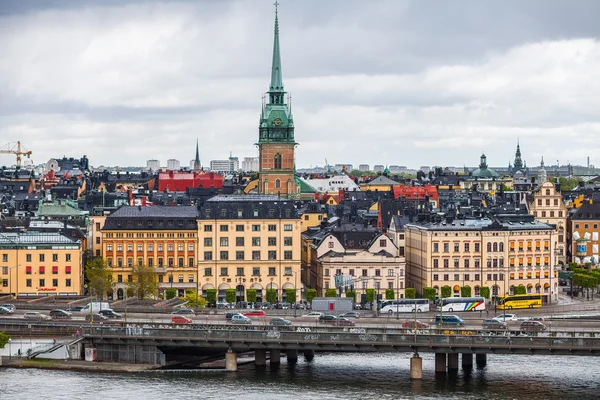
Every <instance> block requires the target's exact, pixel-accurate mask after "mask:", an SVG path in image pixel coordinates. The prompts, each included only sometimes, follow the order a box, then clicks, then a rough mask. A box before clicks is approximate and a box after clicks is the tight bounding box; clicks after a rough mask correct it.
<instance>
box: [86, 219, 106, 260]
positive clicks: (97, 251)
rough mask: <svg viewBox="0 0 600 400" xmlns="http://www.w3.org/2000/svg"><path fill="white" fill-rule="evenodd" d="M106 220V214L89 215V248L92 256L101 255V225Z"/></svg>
mask: <svg viewBox="0 0 600 400" xmlns="http://www.w3.org/2000/svg"><path fill="white" fill-rule="evenodd" d="M105 221H106V215H94V216H90V224H89V226H88V237H89V250H90V251H91V254H92V255H93V256H94V257H102V227H103V226H104V222H105Z"/></svg>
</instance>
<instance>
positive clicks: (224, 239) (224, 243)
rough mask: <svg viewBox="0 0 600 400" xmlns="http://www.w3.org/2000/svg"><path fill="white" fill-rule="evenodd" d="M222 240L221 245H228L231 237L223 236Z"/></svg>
mask: <svg viewBox="0 0 600 400" xmlns="http://www.w3.org/2000/svg"><path fill="white" fill-rule="evenodd" d="M220 242H221V246H223V247H227V246H229V238H226V237H222V238H221V239H220Z"/></svg>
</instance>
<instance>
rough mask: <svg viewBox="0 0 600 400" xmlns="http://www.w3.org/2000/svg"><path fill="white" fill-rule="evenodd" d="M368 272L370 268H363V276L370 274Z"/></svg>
mask: <svg viewBox="0 0 600 400" xmlns="http://www.w3.org/2000/svg"><path fill="white" fill-rule="evenodd" d="M367 273H368V270H366V269H363V270H362V276H368V275H367ZM365 283H366V282H365Z"/></svg>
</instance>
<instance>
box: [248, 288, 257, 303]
mask: <svg viewBox="0 0 600 400" xmlns="http://www.w3.org/2000/svg"><path fill="white" fill-rule="evenodd" d="M246 300H247V301H248V303H256V289H246Z"/></svg>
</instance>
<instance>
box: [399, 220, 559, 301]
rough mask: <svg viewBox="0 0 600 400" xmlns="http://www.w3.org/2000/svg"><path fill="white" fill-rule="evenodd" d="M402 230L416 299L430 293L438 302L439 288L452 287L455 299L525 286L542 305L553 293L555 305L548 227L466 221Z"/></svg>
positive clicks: (499, 293)
mask: <svg viewBox="0 0 600 400" xmlns="http://www.w3.org/2000/svg"><path fill="white" fill-rule="evenodd" d="M404 229H405V235H406V263H407V287H414V288H416V290H417V293H419V294H422V293H423V288H425V287H433V288H434V289H435V290H436V292H437V294H438V296H440V295H441V292H440V289H441V287H442V286H450V287H451V288H452V293H453V296H459V295H460V287H461V286H469V287H471V289H472V294H473V295H475V296H478V295H479V294H480V288H481V287H482V286H487V287H490V291H491V295H492V296H493V297H495V296H502V295H504V294H512V293H514V287H515V286H519V285H523V286H525V287H526V288H527V293H541V294H542V295H543V298H544V300H545V301H548V300H549V296H550V294H551V293H550V292H551V291H550V288H553V289H552V296H553V298H552V300H551V301H555V299H556V293H557V289H558V279H556V273H555V268H554V266H555V265H556V261H555V255H554V249H555V242H556V232H555V230H554V229H553V227H551V226H550V225H548V224H545V223H542V222H539V221H534V220H533V219H530V220H525V221H523V220H522V221H520V222H513V221H508V222H500V221H498V220H493V221H492V220H489V219H482V220H468V219H467V220H457V221H453V222H440V223H418V224H417V223H409V224H407V225H406V226H405V228H404Z"/></svg>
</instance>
